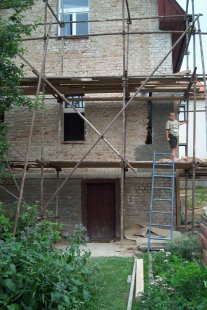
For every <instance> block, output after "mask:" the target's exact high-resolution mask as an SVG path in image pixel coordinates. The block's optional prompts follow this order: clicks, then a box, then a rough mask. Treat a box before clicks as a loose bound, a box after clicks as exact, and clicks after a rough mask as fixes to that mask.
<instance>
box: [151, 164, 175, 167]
mask: <svg viewBox="0 0 207 310" xmlns="http://www.w3.org/2000/svg"><path fill="white" fill-rule="evenodd" d="M155 166H169V167H173V164H172V163H155Z"/></svg>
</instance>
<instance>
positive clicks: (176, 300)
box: [134, 250, 207, 310]
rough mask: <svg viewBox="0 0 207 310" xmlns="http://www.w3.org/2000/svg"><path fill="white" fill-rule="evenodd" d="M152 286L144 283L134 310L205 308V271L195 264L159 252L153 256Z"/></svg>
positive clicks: (198, 264) (193, 309) (206, 277)
mask: <svg viewBox="0 0 207 310" xmlns="http://www.w3.org/2000/svg"><path fill="white" fill-rule="evenodd" d="M152 257H153V274H154V281H153V283H149V282H148V281H147V283H145V293H144V294H143V296H142V298H141V300H140V301H139V302H138V305H137V308H134V309H143V310H145V309H152V310H158V309H160V310H167V309H170V310H174V309H178V310H202V309H207V299H206V294H207V289H206V286H205V281H206V279H207V269H206V268H204V267H203V265H202V264H201V263H199V262H196V261H187V260H186V259H183V257H182V256H179V255H174V254H171V253H170V252H165V251H164V250H163V251H160V252H159V253H153V254H152Z"/></svg>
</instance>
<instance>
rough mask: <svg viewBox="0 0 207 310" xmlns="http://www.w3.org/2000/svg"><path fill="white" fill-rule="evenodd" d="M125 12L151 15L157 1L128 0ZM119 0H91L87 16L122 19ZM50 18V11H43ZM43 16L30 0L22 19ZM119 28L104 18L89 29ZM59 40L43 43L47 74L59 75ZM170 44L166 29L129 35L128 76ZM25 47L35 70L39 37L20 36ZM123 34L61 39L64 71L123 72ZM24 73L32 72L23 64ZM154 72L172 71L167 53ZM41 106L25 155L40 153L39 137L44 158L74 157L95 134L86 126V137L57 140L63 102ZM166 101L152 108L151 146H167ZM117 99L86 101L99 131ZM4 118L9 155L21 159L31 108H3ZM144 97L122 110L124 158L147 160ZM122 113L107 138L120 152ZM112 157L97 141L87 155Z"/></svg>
mask: <svg viewBox="0 0 207 310" xmlns="http://www.w3.org/2000/svg"><path fill="white" fill-rule="evenodd" d="M50 5H51V7H52V8H53V10H54V11H55V12H57V8H58V1H57V0H51V1H50ZM129 5H130V11H131V15H132V18H133V17H145V16H154V15H157V14H158V11H157V10H158V9H157V1H154V0H146V1H145V2H143V1H141V0H130V2H129ZM121 9H122V6H121V2H120V1H118V0H106V1H103V0H102V1H97V0H90V19H109V18H121V16H122V13H121ZM48 16H49V19H50V14H48ZM43 17H44V3H43V1H42V0H37V1H35V5H34V7H33V8H32V9H31V10H30V11H29V12H28V14H26V16H25V23H30V22H31V20H36V19H38V18H41V19H42V20H43ZM130 27H131V29H130V31H159V27H158V20H156V19H152V20H142V21H133V23H132V25H131V26H130ZM116 31H118V32H121V31H122V23H121V21H120V22H112V23H110V22H105V23H91V25H90V33H105V32H116ZM41 32H42V33H43V26H39V27H38V29H37V30H35V31H34V33H33V34H32V35H33V36H40V35H41ZM57 33H58V26H57V25H53V26H52V32H51V35H57ZM61 44H62V41H61V40H59V39H55V40H51V41H50V42H49V47H48V55H47V56H48V58H47V64H46V75H50V76H51V75H52V76H60V74H61V72H60V68H61V50H62V45H61ZM170 46H171V35H170V34H160V35H159V34H156V35H142V36H140V35H139V36H138V35H135V36H130V44H129V75H143V74H148V73H149V72H150V71H151V70H152V69H153V68H154V67H155V65H156V64H157V63H158V62H159V61H160V59H161V58H162V57H163V56H164V54H165V53H166V51H167V50H168V49H169V48H170ZM24 47H25V48H27V51H26V52H25V57H26V58H28V59H29V60H30V61H31V63H32V64H33V65H34V66H35V67H37V69H39V70H40V67H41V57H42V49H43V42H42V41H31V42H30V41H25V42H24ZM122 56H123V55H122V36H121V35H120V36H99V37H88V38H84V39H80V38H79V39H77V38H76V39H75V38H71V39H66V40H65V41H64V57H63V58H64V61H63V62H64V66H63V67H64V72H63V75H64V76H69V77H72V76H93V75H104V76H107V75H122V61H123V57H122ZM25 69H26V73H27V75H32V72H31V70H30V69H29V68H27V67H25ZM158 73H172V57H171V55H170V56H169V57H168V59H167V60H166V61H165V62H164V64H163V65H162V67H161V68H160V70H159V71H158ZM45 101H46V111H45V112H43V111H38V112H37V116H36V121H35V124H34V133H33V139H32V145H31V149H30V155H29V159H30V160H35V159H37V158H40V156H41V143H42V142H43V149H44V150H43V152H44V154H43V157H44V158H46V159H50V160H67V159H71V160H74V159H79V158H80V157H81V156H82V155H83V154H84V152H85V151H86V150H87V149H88V148H89V147H90V146H91V144H92V143H93V142H94V141H95V139H96V137H97V135H96V134H95V133H94V132H93V131H92V130H91V129H90V128H89V127H88V126H86V139H85V142H84V143H82V144H75V143H74V144H70V145H69V144H62V140H63V139H62V137H63V133H62V131H63V130H62V119H63V113H62V106H61V105H59V104H58V103H57V102H56V100H54V99H52V97H49V96H48V97H47V98H46V100H45ZM164 105H165V104H158V103H155V104H154V107H153V110H154V112H153V139H154V142H155V146H154V148H155V149H157V147H158V145H159V146H160V148H163V150H166V148H167V147H168V146H167V144H166V143H165V142H164V143H163V141H165V139H163V137H164V124H165V121H166V115H167V112H168V109H166V108H163V107H164ZM120 108H121V105H119V104H118V103H117V104H116V103H99V104H97V103H94V104H89V103H88V104H87V106H86V113H85V115H86V117H87V118H88V119H89V120H90V121H91V122H92V123H93V124H94V125H95V126H96V127H97V129H98V130H99V131H102V130H104V128H105V127H106V126H107V124H108V123H109V122H110V121H111V120H112V119H113V117H114V116H115V115H116V114H117V113H118V112H119V110H120ZM5 119H6V123H7V124H8V126H9V132H8V136H9V140H10V143H11V148H10V153H9V159H14V160H22V159H23V158H24V157H25V145H26V143H27V138H28V132H29V127H30V122H31V112H29V111H27V110H25V109H24V108H20V109H15V110H14V111H12V112H9V113H6V117H5ZM146 127H147V108H146V102H137V103H136V104H133V105H131V107H129V108H128V110H127V156H128V159H129V160H134V159H137V160H141V159H142V158H144V159H145V160H146V159H148V160H149V159H151V154H152V146H146V145H145V140H146V135H147V128H146ZM121 135H122V117H120V118H119V119H118V120H117V121H116V123H115V124H114V125H113V126H112V128H111V129H110V131H109V132H108V133H107V134H106V137H107V138H108V139H109V140H110V142H111V143H112V144H113V145H114V146H115V147H116V148H117V150H118V151H119V152H120V151H121ZM106 156H107V158H108V159H111V160H112V159H117V156H116V155H115V154H114V153H113V152H112V151H111V150H110V149H109V147H108V146H107V145H106V144H105V143H104V142H103V141H100V142H99V144H98V145H97V147H96V148H95V149H94V151H93V152H92V153H91V154H90V155H89V156H88V160H93V159H97V160H103V159H105V158H106Z"/></svg>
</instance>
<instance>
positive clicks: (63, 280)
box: [0, 223, 94, 310]
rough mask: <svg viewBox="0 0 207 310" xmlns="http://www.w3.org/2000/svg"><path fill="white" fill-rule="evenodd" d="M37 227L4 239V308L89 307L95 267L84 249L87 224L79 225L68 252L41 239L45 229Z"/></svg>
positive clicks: (0, 285) (0, 253)
mask: <svg viewBox="0 0 207 310" xmlns="http://www.w3.org/2000/svg"><path fill="white" fill-rule="evenodd" d="M44 224H45V223H44ZM43 226H44V225H43ZM48 226H49V223H47V224H46V227H48ZM35 228H36V227H33V228H32V229H33V230H32V229H31V227H30V229H29V231H28V230H26V232H22V233H21V234H20V238H18V240H14V239H13V240H10V241H7V242H4V241H1V242H0V278H1V280H0V309H31V310H39V309H61V310H63V309H74V310H76V309H80V310H81V309H86V305H87V303H88V302H89V300H90V298H91V293H90V291H91V290H92V283H93V281H92V277H93V271H94V270H93V267H92V265H91V264H90V265H89V264H88V259H89V256H90V253H89V252H88V251H86V250H85V249H84V246H85V241H84V239H83V237H82V234H84V232H85V229H84V227H82V226H79V227H76V229H75V232H74V235H72V236H71V237H70V242H69V246H68V248H67V249H66V251H59V250H56V249H54V248H51V246H50V244H51V243H50V242H47V240H46V239H45V238H39V237H38V238H37V234H40V235H41V230H40V231H39V230H38V229H37V231H36V230H35ZM44 228H45V226H44ZM46 231H48V238H49V240H50V241H51V242H52V240H54V236H52V237H51V234H52V232H51V231H49V230H48V229H46ZM34 232H35V233H34ZM43 235H44V236H45V235H46V234H45V230H44V233H43ZM80 247H81V249H80Z"/></svg>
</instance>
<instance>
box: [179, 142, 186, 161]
mask: <svg viewBox="0 0 207 310" xmlns="http://www.w3.org/2000/svg"><path fill="white" fill-rule="evenodd" d="M186 155H187V145H186V144H185V143H180V144H179V157H180V158H181V157H184V156H186Z"/></svg>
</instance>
